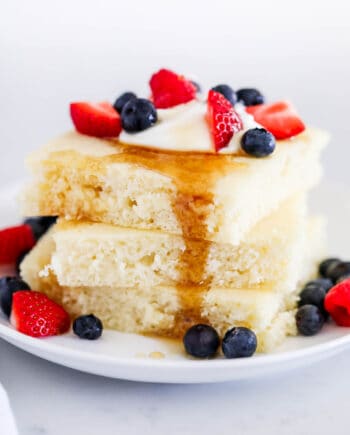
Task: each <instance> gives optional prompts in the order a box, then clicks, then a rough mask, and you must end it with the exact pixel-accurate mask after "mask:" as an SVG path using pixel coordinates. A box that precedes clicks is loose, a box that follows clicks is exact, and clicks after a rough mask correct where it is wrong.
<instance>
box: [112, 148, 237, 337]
mask: <svg viewBox="0 0 350 435" xmlns="http://www.w3.org/2000/svg"><path fill="white" fill-rule="evenodd" d="M122 148H123V150H122V152H121V153H120V154H116V155H113V156H110V158H111V159H112V161H113V162H116V161H118V162H125V163H133V164H137V165H139V166H142V167H145V168H147V169H150V170H154V171H157V172H159V173H161V174H162V175H165V176H168V177H170V178H171V179H172V180H173V182H174V184H175V186H176V189H177V190H176V196H175V200H174V202H173V211H174V214H175V216H176V218H177V221H178V223H179V225H180V228H181V231H182V236H183V240H184V243H185V249H184V251H183V252H182V254H181V256H180V258H179V270H180V271H181V276H180V277H179V284H178V285H177V286H176V288H177V294H178V299H179V303H180V307H181V308H180V309H179V310H178V311H177V313H176V315H175V320H174V327H173V329H172V330H171V331H168V332H167V335H169V336H171V337H182V336H183V335H184V333H185V331H186V330H187V329H188V328H189V327H190V326H192V325H194V324H197V323H208V320H207V319H206V318H205V317H204V316H203V315H202V310H201V308H202V301H203V297H204V295H205V293H206V292H207V291H208V290H209V288H210V284H211V282H210V280H206V281H205V280H204V279H203V278H204V275H205V270H206V265H207V258H208V253H209V249H210V242H207V241H206V240H207V232H208V230H207V224H206V219H207V215H208V212H209V206H210V205H211V204H212V203H213V193H212V191H213V186H214V184H215V181H216V180H217V178H218V177H220V176H223V175H225V173H227V172H228V171H230V170H232V167H236V166H240V165H238V164H237V163H236V162H234V160H233V158H232V156H227V155H226V156H224V155H217V154H216V155H212V154H209V155H208V154H202V153H193V154H192V153H191V154H189V153H172V152H157V151H155V150H145V149H142V148H140V147H129V146H128V147H122ZM194 237H195V238H196V239H201V240H203V241H205V242H204V243H203V249H201V250H199V249H198V248H197V249H194V246H193V244H194V239H193V238H194ZM194 252H196V255H193V253H194ZM194 282H196V284H195V285H194V284H193V283H194Z"/></svg>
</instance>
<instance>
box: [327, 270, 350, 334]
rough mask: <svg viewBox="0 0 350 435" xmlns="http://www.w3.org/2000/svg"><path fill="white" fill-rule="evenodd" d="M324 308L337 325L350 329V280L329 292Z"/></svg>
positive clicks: (342, 282)
mask: <svg viewBox="0 0 350 435" xmlns="http://www.w3.org/2000/svg"><path fill="white" fill-rule="evenodd" d="M324 307H325V309H326V311H327V312H328V313H329V314H330V315H331V317H332V318H333V320H334V321H335V323H336V324H337V325H339V326H348V327H350V278H349V279H345V280H344V281H341V282H340V283H339V284H337V285H336V286H334V287H332V288H331V289H330V290H329V292H328V293H327V294H326V297H325V300H324Z"/></svg>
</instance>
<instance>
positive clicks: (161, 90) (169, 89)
mask: <svg viewBox="0 0 350 435" xmlns="http://www.w3.org/2000/svg"><path fill="white" fill-rule="evenodd" d="M149 84H150V87H151V90H152V101H153V102H154V105H155V106H156V107H157V108H158V109H167V108H169V107H174V106H177V105H178V104H183V103H188V102H189V101H191V100H194V99H195V98H196V92H197V89H196V86H195V85H194V84H193V83H192V82H191V81H190V80H187V79H186V78H185V77H183V76H181V75H178V74H176V73H174V72H173V71H170V70H168V69H161V70H159V71H158V72H156V73H155V74H153V76H152V77H151V80H150V82H149Z"/></svg>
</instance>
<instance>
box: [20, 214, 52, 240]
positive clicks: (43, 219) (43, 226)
mask: <svg viewBox="0 0 350 435" xmlns="http://www.w3.org/2000/svg"><path fill="white" fill-rule="evenodd" d="M56 220H57V217H56V216H38V217H30V218H27V219H26V220H25V221H24V223H25V224H27V225H29V226H30V227H31V229H32V231H33V234H34V237H35V239H36V240H39V239H40V237H41V236H43V235H44V234H45V233H46V231H47V230H48V229H49V228H50V227H51V225H53V224H54V223H55V222H56Z"/></svg>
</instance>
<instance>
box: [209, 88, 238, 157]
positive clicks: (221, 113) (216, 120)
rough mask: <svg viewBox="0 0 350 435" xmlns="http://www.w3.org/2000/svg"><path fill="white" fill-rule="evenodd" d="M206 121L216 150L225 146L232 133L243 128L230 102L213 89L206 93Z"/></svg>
mask: <svg viewBox="0 0 350 435" xmlns="http://www.w3.org/2000/svg"><path fill="white" fill-rule="evenodd" d="M207 122H208V124H209V128H210V133H211V135H212V139H213V143H214V148H215V151H216V152H218V151H219V150H221V148H224V147H226V146H227V145H228V144H229V142H230V140H231V138H232V137H233V135H234V134H235V133H237V131H240V130H242V128H243V123H242V120H241V118H240V116H239V115H238V113H237V112H235V110H234V108H233V106H232V104H231V103H230V102H229V101H228V100H227V99H226V98H225V97H224V96H223V95H222V94H220V93H219V92H215V91H213V90H210V91H209V94H208V106H207Z"/></svg>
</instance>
